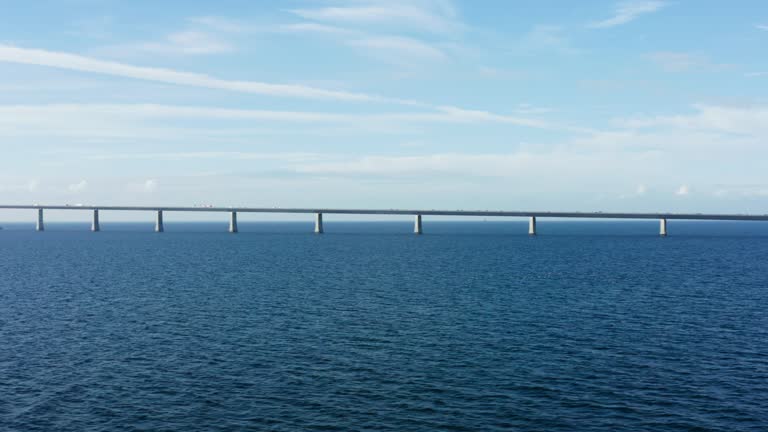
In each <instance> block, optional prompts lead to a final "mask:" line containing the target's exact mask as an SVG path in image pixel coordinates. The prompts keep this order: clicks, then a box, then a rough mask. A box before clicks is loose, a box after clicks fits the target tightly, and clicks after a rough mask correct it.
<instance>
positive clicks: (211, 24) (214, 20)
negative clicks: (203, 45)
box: [187, 16, 255, 33]
mask: <svg viewBox="0 0 768 432" xmlns="http://www.w3.org/2000/svg"><path fill="white" fill-rule="evenodd" d="M187 21H188V22H189V23H191V24H194V25H198V26H202V27H205V28H207V29H210V30H214V31H218V32H222V33H247V32H251V31H253V30H255V28H254V27H253V26H252V25H249V24H246V23H242V22H240V21H235V20H232V19H229V18H224V17H219V16H201V17H191V18H187Z"/></svg>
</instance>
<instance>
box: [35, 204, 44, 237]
mask: <svg viewBox="0 0 768 432" xmlns="http://www.w3.org/2000/svg"><path fill="white" fill-rule="evenodd" d="M35 231H45V222H44V221H43V209H41V208H40V209H37V225H36V226H35Z"/></svg>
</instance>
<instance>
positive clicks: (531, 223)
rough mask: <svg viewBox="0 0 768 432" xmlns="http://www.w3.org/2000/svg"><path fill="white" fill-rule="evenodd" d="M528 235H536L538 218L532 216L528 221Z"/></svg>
mask: <svg viewBox="0 0 768 432" xmlns="http://www.w3.org/2000/svg"><path fill="white" fill-rule="evenodd" d="M528 235H532V236H535V235H536V216H531V217H530V219H528Z"/></svg>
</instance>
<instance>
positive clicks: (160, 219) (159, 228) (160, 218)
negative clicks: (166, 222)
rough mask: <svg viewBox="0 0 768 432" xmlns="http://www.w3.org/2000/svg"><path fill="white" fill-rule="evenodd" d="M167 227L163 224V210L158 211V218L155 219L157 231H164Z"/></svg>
mask: <svg viewBox="0 0 768 432" xmlns="http://www.w3.org/2000/svg"><path fill="white" fill-rule="evenodd" d="M163 231H165V227H164V226H163V211H162V210H158V211H157V218H156V219H155V232H163Z"/></svg>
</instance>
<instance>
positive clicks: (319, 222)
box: [315, 213, 323, 234]
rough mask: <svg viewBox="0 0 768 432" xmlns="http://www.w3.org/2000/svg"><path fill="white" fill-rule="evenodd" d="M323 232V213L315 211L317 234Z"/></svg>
mask: <svg viewBox="0 0 768 432" xmlns="http://www.w3.org/2000/svg"><path fill="white" fill-rule="evenodd" d="M322 233H323V214H322V213H315V234H322Z"/></svg>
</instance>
